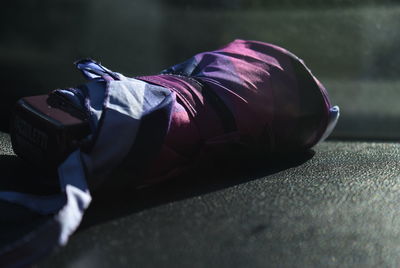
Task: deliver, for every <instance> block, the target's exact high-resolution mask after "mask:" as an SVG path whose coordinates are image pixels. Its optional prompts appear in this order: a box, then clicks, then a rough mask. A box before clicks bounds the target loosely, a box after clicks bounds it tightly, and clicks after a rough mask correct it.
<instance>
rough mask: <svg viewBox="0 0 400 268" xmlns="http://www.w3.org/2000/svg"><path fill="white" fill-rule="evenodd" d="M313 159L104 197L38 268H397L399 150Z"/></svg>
mask: <svg viewBox="0 0 400 268" xmlns="http://www.w3.org/2000/svg"><path fill="white" fill-rule="evenodd" d="M0 139H1V142H2V145H1V154H2V155H7V154H9V153H10V151H9V141H8V137H7V135H2V136H1V137H0ZM314 151H315V154H314V155H310V154H307V155H304V156H296V157H294V158H293V159H290V160H282V159H280V160H277V161H275V162H274V161H272V162H271V160H268V161H265V162H263V161H261V162H259V163H254V164H246V165H244V166H243V167H238V168H235V169H232V168H231V169H228V168H224V169H222V170H216V171H214V172H212V173H210V172H202V173H199V174H198V175H193V176H186V177H185V178H180V179H178V180H176V181H173V182H169V183H166V184H162V185H158V186H155V187H151V188H145V189H141V190H132V189H119V190H118V189H111V188H110V189H109V190H103V192H99V193H98V194H97V195H95V196H94V202H93V204H92V206H91V207H90V208H89V210H88V212H87V214H86V215H85V220H84V222H83V224H82V227H81V228H80V230H79V231H78V232H77V233H76V234H75V235H73V236H72V238H71V240H70V242H69V244H68V245H67V246H66V247H63V248H60V249H57V250H56V251H55V252H54V253H53V254H52V255H51V256H49V257H47V258H46V259H44V260H43V261H42V262H41V263H39V264H38V265H37V267H266V266H267V265H273V266H290V267H294V266H310V265H312V266H354V265H357V266H361V265H367V266H370V267H373V266H378V265H379V266H382V265H383V266H398V265H399V264H400V254H399V253H400V209H399V202H400V195H399V192H400V176H399V170H400V164H399V160H400V145H398V144H395V143H357V142H324V143H322V144H320V145H318V146H317V147H316V148H315V150H314ZM4 159H5V158H0V161H1V163H0V165H2V166H3V167H4V161H5V160H4ZM7 159H8V158H7ZM8 160H9V159H8ZM13 161H14V162H15V161H17V159H14V160H13ZM13 161H11V162H13ZM16 165H17V164H16ZM271 166H273V168H272V167H271ZM114 179H115V180H117V179H118V178H114ZM105 192H107V193H108V194H109V195H108V196H106V195H105ZM23 224H24V222H21V226H22V225H23ZM1 231H2V232H7V230H4V229H2V230H1Z"/></svg>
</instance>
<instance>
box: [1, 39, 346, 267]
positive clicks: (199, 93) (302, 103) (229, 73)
mask: <svg viewBox="0 0 400 268" xmlns="http://www.w3.org/2000/svg"><path fill="white" fill-rule="evenodd" d="M76 66H77V68H78V69H79V70H81V71H82V73H83V75H84V76H85V77H86V78H87V79H88V80H89V82H88V83H87V84H86V85H85V86H84V87H79V88H73V89H61V90H58V91H59V92H60V93H61V94H64V95H65V96H66V97H67V98H69V99H70V100H71V101H72V102H74V103H75V104H77V105H80V107H81V109H82V111H84V112H86V113H87V114H88V117H89V122H90V127H91V134H90V135H89V136H88V137H87V138H86V141H87V142H86V144H85V146H84V147H82V148H78V149H77V150H76V151H74V152H72V153H71V154H70V155H69V156H68V157H67V158H66V159H65V161H64V162H63V163H61V164H60V166H59V168H58V176H59V181H60V188H61V190H60V192H59V193H56V194H55V195H53V196H32V195H29V194H26V193H19V192H0V199H2V200H6V201H9V202H13V203H17V204H20V205H23V206H25V207H28V208H30V209H32V210H34V211H37V212H38V213H41V214H45V215H54V217H52V218H51V220H50V222H51V224H50V225H51V226H53V227H54V226H57V227H54V228H52V229H53V230H55V231H54V232H51V233H49V235H50V234H51V235H52V237H53V238H54V239H50V238H49V239H47V240H46V241H48V244H49V245H48V248H51V247H50V245H56V244H61V245H63V244H66V243H67V241H68V238H69V236H70V235H71V234H72V233H73V232H74V231H75V230H76V228H77V227H78V226H79V224H80V222H81V219H82V217H83V214H84V211H85V209H86V208H87V207H88V206H89V204H90V202H91V195H90V191H89V189H90V190H93V189H95V188H96V187H97V186H98V185H101V183H102V182H103V180H104V179H106V178H107V175H108V174H109V173H110V172H111V171H112V170H114V169H115V168H116V167H118V166H120V165H122V166H123V167H124V168H125V169H126V170H127V172H128V174H132V176H131V180H132V181H133V183H134V184H137V185H141V184H151V183H155V182H159V181H162V180H166V179H168V178H171V177H174V176H176V175H178V174H180V173H182V172H183V171H187V170H190V168H192V167H193V166H199V165H200V166H201V165H202V164H203V163H205V162H207V161H210V159H213V158H215V157H224V156H228V155H230V154H234V155H235V154H236V155H237V156H241V157H243V155H244V156H249V157H251V156H252V155H260V154H261V155H265V154H274V153H290V152H293V151H302V150H306V149H308V148H311V147H312V146H314V145H315V144H316V143H318V142H319V141H321V140H323V139H324V138H326V137H327V136H328V135H329V134H330V132H331V131H332V130H333V128H334V126H335V124H336V122H337V119H338V116H339V109H338V107H336V106H332V105H331V103H330V100H329V97H328V94H327V92H326V90H325V88H324V87H323V85H322V84H321V83H320V82H319V81H318V80H317V79H316V78H315V77H314V76H313V75H312V73H311V71H310V70H309V69H308V68H307V67H306V66H305V65H304V63H303V62H302V61H301V60H300V59H299V58H297V57H296V56H295V55H293V54H292V53H290V52H288V51H287V50H285V49H283V48H280V47H278V46H275V45H271V44H267V43H263V42H258V41H246V40H235V41H234V42H232V43H230V44H228V45H227V46H225V47H223V48H221V49H218V50H215V51H211V52H203V53H199V54H197V55H195V56H194V57H192V58H190V59H189V60H187V61H185V62H183V63H181V64H178V65H175V66H172V67H171V68H168V69H166V70H164V71H163V72H161V73H160V74H158V75H152V76H140V77H135V78H128V77H125V76H123V75H122V74H119V73H116V72H113V71H110V70H108V69H107V68H105V67H103V66H102V65H100V64H99V63H96V62H95V61H92V60H81V61H79V62H77V63H76ZM129 172H131V173H129ZM115 183H118V181H116V182H115ZM43 235H46V234H45V233H44V232H43V230H36V231H33V232H32V234H30V236H29V237H24V238H23V239H21V240H20V241H16V243H15V244H13V245H10V246H8V247H7V248H6V249H2V250H0V264H1V263H2V262H3V263H12V261H13V259H12V258H13V256H14V257H15V256H16V255H15V252H18V250H20V251H21V252H23V253H24V256H25V258H26V260H33V259H35V258H36V257H37V256H39V255H40V254H43V252H40V254H39V253H38V252H34V250H33V249H34V248H35V245H36V244H35V243H39V241H40V239H37V236H43ZM56 240H57V241H56ZM29 244H31V245H30V246H29V248H31V249H32V250H31V251H27V250H26V245H29ZM24 247H25V248H24ZM42 247H43V246H42ZM7 258H8V259H7ZM26 262H29V261H26ZM26 262H25V263H26Z"/></svg>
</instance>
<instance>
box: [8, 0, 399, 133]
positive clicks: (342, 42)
mask: <svg viewBox="0 0 400 268" xmlns="http://www.w3.org/2000/svg"><path fill="white" fill-rule="evenodd" d="M399 28H400V5H398V4H397V3H396V2H395V1H389V0H383V1H382V0H380V1H378V0H367V1H365V0H335V1H323V0H302V1H295V0H270V1H262V0H230V1H228V0H220V1H213V0H206V1H195V0H166V1H161V0H136V1H127V0H114V1H105V0H97V1H94V0H87V1H78V0H51V1H50V0H15V1H6V2H4V3H2V8H1V10H0V33H1V34H0V74H1V75H0V79H1V93H2V94H1V98H0V130H2V131H6V130H7V128H8V121H9V116H10V112H11V109H12V107H13V105H14V103H15V101H16V100H17V99H18V98H20V97H22V96H25V95H35V94H43V93H46V92H48V91H49V90H51V89H55V88H59V87H67V86H74V85H76V84H80V83H83V82H84V81H83V79H82V78H81V76H80V74H79V73H78V72H77V71H76V70H75V68H74V66H73V64H72V63H73V62H74V61H75V60H77V59H79V58H85V57H90V58H93V59H96V60H98V61H100V62H102V63H103V64H104V65H105V66H107V67H109V68H111V69H112V70H115V71H118V72H121V73H124V74H125V75H130V76H134V75H141V74H154V73H157V72H159V71H160V70H162V69H164V68H166V67H168V66H170V65H172V64H175V63H178V62H180V61H183V60H185V59H186V58H188V57H190V56H192V55H193V54H195V53H197V52H201V51H205V50H212V49H215V48H218V47H220V46H222V45H224V44H226V43H228V42H230V41H232V40H233V39H236V38H242V39H254V40H260V41H264V42H271V43H275V44H277V45H280V46H283V47H285V48H287V49H289V50H290V51H292V52H293V53H295V54H297V55H298V56H299V57H300V58H302V59H303V60H304V61H305V62H306V64H307V65H308V66H309V67H310V68H311V70H312V71H313V73H314V74H315V75H316V76H317V77H318V78H319V79H320V80H321V81H322V82H323V84H324V85H325V86H326V87H327V89H328V91H329V93H330V95H331V97H332V100H333V102H334V103H335V104H337V105H339V106H340V107H341V111H342V117H341V120H340V123H339V125H338V127H337V129H336V131H335V132H334V134H333V138H337V139H375V140H376V139H377V140H387V139H389V140H396V139H398V138H399V137H400V124H398V118H399V116H400V105H398V99H399V97H400V91H399V89H400V80H399V79H398V75H399V70H400V67H399V66H400V54H399V52H398V48H399V44H400V32H399V30H398V29H399Z"/></svg>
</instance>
